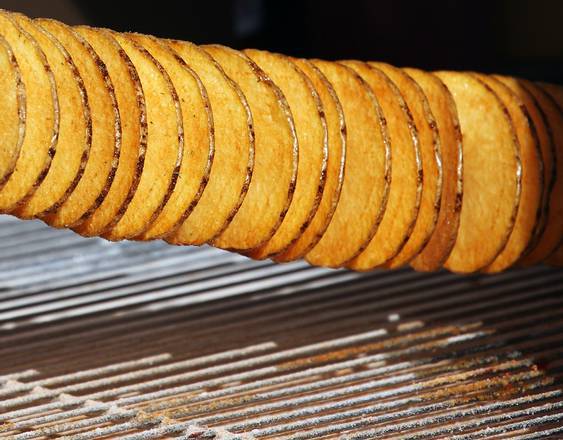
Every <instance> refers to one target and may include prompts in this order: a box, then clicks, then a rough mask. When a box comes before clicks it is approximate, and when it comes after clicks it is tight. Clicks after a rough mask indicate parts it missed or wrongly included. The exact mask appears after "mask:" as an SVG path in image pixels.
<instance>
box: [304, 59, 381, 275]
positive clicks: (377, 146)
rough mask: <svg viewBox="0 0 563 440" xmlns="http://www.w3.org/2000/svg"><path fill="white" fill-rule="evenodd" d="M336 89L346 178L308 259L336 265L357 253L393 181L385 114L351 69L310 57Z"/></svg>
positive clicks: (378, 218) (366, 240)
mask: <svg viewBox="0 0 563 440" xmlns="http://www.w3.org/2000/svg"><path fill="white" fill-rule="evenodd" d="M313 63H314V64H315V66H317V67H318V68H319V69H320V71H321V72H322V73H323V74H324V75H325V76H326V78H327V79H328V80H329V81H330V83H331V84H332V86H333V88H334V90H335V91H336V93H337V95H338V98H339V99H340V102H341V103H342V108H343V111H344V117H345V120H346V124H347V127H348V130H347V153H346V165H345V175H344V182H343V186H342V193H341V195H340V200H339V202H338V205H337V207H336V211H335V212H334V215H333V217H332V220H331V222H330V225H329V226H328V228H327V230H326V231H325V233H324V235H323V236H322V238H321V239H320V241H319V242H318V243H317V244H316V245H315V247H314V248H313V249H312V250H311V251H310V252H309V253H308V254H307V256H306V259H307V261H309V262H310V263H311V264H314V265H317V266H328V267H338V266H341V265H343V264H345V263H346V262H348V261H350V260H351V259H353V258H354V257H355V256H357V255H358V254H359V253H361V252H362V251H363V250H364V249H365V248H366V247H367V245H368V244H369V242H370V240H371V239H372V238H373V236H374V235H375V233H376V231H377V228H378V226H379V223H380V222H381V219H382V218H383V213H384V212H385V206H386V204H387V198H388V196H389V186H390V185H389V184H390V180H391V147H390V145H389V137H388V133H387V127H386V124H385V119H384V117H383V112H382V111H381V108H380V106H379V103H378V101H377V99H376V98H375V95H374V94H373V92H372V90H371V89H370V87H369V86H368V84H367V83H366V82H365V81H364V80H363V79H362V78H361V77H360V76H359V75H358V74H357V73H356V72H355V71H354V70H353V69H352V68H350V67H347V66H345V65H343V64H338V63H332V62H328V61H320V60H315V61H313Z"/></svg>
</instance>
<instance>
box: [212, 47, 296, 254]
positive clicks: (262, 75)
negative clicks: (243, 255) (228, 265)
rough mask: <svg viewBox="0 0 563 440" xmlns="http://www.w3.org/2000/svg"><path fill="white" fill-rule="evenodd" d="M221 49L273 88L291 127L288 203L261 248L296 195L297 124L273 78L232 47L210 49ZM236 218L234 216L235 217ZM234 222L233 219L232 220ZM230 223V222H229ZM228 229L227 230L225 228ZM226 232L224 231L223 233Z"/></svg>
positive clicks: (277, 226) (258, 79) (281, 219)
mask: <svg viewBox="0 0 563 440" xmlns="http://www.w3.org/2000/svg"><path fill="white" fill-rule="evenodd" d="M214 46H215V47H219V48H221V49H222V50H226V51H229V52H230V53H232V54H234V55H236V56H238V57H240V58H242V59H243V60H244V61H245V62H246V63H247V64H248V65H249V67H250V69H251V70H252V72H253V73H254V74H255V75H256V79H257V81H259V82H262V83H264V84H267V85H268V87H270V88H271V90H272V91H273V92H274V94H275V96H276V98H277V100H278V104H279V105H280V107H281V108H282V110H283V112H284V113H285V115H286V118H287V122H288V125H289V127H290V131H291V133H292V137H293V148H292V149H293V164H292V175H291V181H290V185H289V189H288V192H287V198H286V203H285V206H284V207H283V209H282V211H281V212H280V215H279V217H278V220H277V222H276V223H275V224H274V226H273V227H272V229H271V230H270V232H269V233H268V234H267V236H266V237H265V238H264V240H263V241H262V242H261V243H259V244H258V245H257V246H255V247H254V248H259V247H260V246H262V245H263V244H264V243H266V242H267V241H268V240H270V238H272V237H273V235H274V234H275V233H276V231H277V230H278V229H279V227H280V226H281V224H282V222H283V219H284V218H285V216H286V214H287V211H288V210H289V206H290V205H291V202H292V200H293V194H294V193H295V185H296V182H297V167H298V164H299V144H298V141H297V135H296V132H295V123H294V122H293V116H292V115H291V110H290V108H289V104H288V103H287V100H286V99H285V96H284V95H283V93H282V91H281V90H280V88H279V87H278V86H277V85H276V84H275V83H274V82H273V81H272V80H271V78H270V77H269V76H268V75H266V73H265V72H264V71H263V70H262V69H261V68H260V67H258V65H257V64H256V63H255V62H254V61H252V60H251V59H250V58H249V57H248V56H246V55H245V54H243V53H242V52H240V51H238V50H234V49H231V48H230V47H226V46H221V45H211V46H210V47H214ZM233 218H234V215H233ZM230 220H232V219H230ZM229 223H230V221H229ZM225 229H226V228H225ZM221 232H224V231H221ZM219 237H220V234H217V235H216V237H215V238H214V239H213V240H210V243H211V244H214V242H215V241H216V240H217V238H219ZM232 250H235V251H236V250H238V251H251V250H253V249H232Z"/></svg>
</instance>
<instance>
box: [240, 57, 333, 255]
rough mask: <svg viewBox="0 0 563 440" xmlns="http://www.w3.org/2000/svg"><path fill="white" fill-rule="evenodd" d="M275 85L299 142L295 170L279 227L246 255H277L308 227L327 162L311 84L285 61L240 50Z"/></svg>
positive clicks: (325, 135) (324, 134) (322, 124)
mask: <svg viewBox="0 0 563 440" xmlns="http://www.w3.org/2000/svg"><path fill="white" fill-rule="evenodd" d="M244 52H245V54H246V55H248V56H249V57H250V58H251V59H252V60H253V61H254V62H255V63H256V64H258V66H260V68H261V69H262V70H264V71H265V72H266V74H267V75H268V76H269V77H270V78H271V79H272V81H274V83H276V85H277V86H278V87H279V88H280V89H281V91H282V92H283V94H284V96H285V97H286V99H287V102H288V104H289V107H290V109H291V113H292V114H293V119H294V120H295V129H296V132H297V140H298V142H299V169H298V172H297V184H296V186H295V194H294V195H293V201H292V202H291V205H290V207H289V210H288V211H287V215H286V216H285V218H284V220H283V222H282V224H281V226H280V227H279V229H278V230H277V231H276V233H275V234H274V235H273V236H272V238H270V240H268V242H266V243H265V244H263V245H262V246H261V247H259V248H257V249H254V250H252V251H251V252H250V253H248V256H250V257H252V258H256V259H264V258H268V257H271V256H273V255H276V254H280V253H282V252H283V251H285V250H286V249H288V248H289V246H291V244H292V243H294V242H295V241H296V240H297V239H298V238H299V236H300V235H301V233H302V232H303V231H304V230H305V229H306V228H307V227H308V226H309V224H310V223H311V220H312V219H313V217H314V216H315V214H316V212H317V209H318V207H319V203H320V201H321V198H322V195H323V191H324V187H325V182H326V170H327V163H328V132H327V125H326V118H325V116H324V109H323V106H322V103H321V100H320V98H319V96H318V94H317V91H316V90H315V88H314V86H313V84H312V83H311V81H310V80H309V79H308V78H307V76H306V75H305V74H304V73H303V72H302V71H301V69H299V67H297V65H295V64H294V63H293V62H292V61H291V60H290V59H289V58H287V57H286V56H284V55H279V54H272V53H269V52H265V51H259V50H254V49H252V50H246V51H244Z"/></svg>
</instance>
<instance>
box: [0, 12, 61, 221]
mask: <svg viewBox="0 0 563 440" xmlns="http://www.w3.org/2000/svg"><path fill="white" fill-rule="evenodd" d="M0 34H1V35H2V37H3V38H4V39H5V41H6V42H7V44H8V45H9V47H10V48H11V50H12V51H13V52H12V53H13V55H14V58H15V59H14V60H11V61H10V63H11V64H12V65H14V64H13V62H14V61H15V62H16V63H17V66H18V68H19V71H20V74H21V81H22V82H23V86H24V87H25V101H24V104H25V115H24V114H23V113H21V107H20V115H21V117H25V133H22V132H21V131H20V130H21V129H22V125H21V124H22V120H21V119H20V120H19V121H18V122H19V123H18V124H17V125H16V126H17V127H18V135H17V136H18V141H17V142H18V143H17V144H16V146H15V149H13V148H14V147H13V146H12V147H11V148H12V151H8V157H9V158H10V159H9V160H8V161H7V162H6V165H7V166H6V169H5V171H4V174H5V175H4V177H3V181H4V183H3V186H1V190H0V212H10V211H12V210H13V209H15V208H17V207H18V206H19V205H21V204H23V203H24V202H25V201H26V200H27V199H28V198H29V197H31V196H32V195H33V193H34V192H35V191H36V190H37V188H38V187H39V185H41V182H43V180H44V179H45V177H46V176H47V173H48V171H49V168H50V166H51V162H52V159H53V156H54V155H55V151H56V145H57V138H58V135H59V101H58V98H57V86H56V84H55V78H54V76H53V73H52V72H51V67H50V66H49V63H48V61H47V57H46V56H45V53H44V52H43V51H42V50H41V48H40V47H39V45H38V44H37V42H36V41H35V40H34V39H33V38H31V37H29V36H27V35H25V34H24V33H23V31H22V29H21V28H20V26H19V25H18V24H17V23H16V21H15V19H14V18H13V17H12V16H10V15H9V14H8V13H6V12H2V11H0ZM5 47H6V46H5ZM22 90H23V88H22V87H18V92H17V93H19V99H22V98H23V95H22V94H21V92H22ZM2 113H3V112H2ZM12 116H13V111H12ZM2 118H4V116H3V115H2ZM6 122H7V121H5V122H4V125H5V123H6ZM21 134H23V142H21V140H20V136H21ZM8 139H9V138H6V141H9V140H8ZM15 154H17V161H16V164H15V165H16V167H15V169H13V162H12V161H13V159H14V158H15ZM2 166H4V165H2ZM6 178H8V180H6Z"/></svg>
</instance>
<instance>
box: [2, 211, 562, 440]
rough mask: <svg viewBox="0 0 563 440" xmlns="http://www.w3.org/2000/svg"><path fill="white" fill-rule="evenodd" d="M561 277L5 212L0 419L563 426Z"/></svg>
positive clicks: (234, 434) (399, 432) (20, 432)
mask: <svg viewBox="0 0 563 440" xmlns="http://www.w3.org/2000/svg"><path fill="white" fill-rule="evenodd" d="M562 290H563V271H561V270H555V269H549V268H546V267H535V268H530V269H527V270H517V271H512V272H508V273H504V274H500V275H496V276H471V277H460V276H456V275H452V274H448V273H445V272H441V273H436V274H419V273H415V272H412V271H410V270H407V269H405V270H399V271H394V272H383V271H382V272H374V273H369V274H358V273H350V272H346V271H334V270H324V269H319V268H312V267H308V266H307V265H306V264H305V263H302V262H298V263H292V264H286V265H274V264H271V263H270V262H253V261H249V260H247V259H245V258H243V257H240V256H237V255H234V254H229V253H226V252H222V251H218V250H215V249H210V248H200V249H194V248H179V247H172V246H168V245H165V244H163V243H160V242H155V243H120V244H110V243H107V242H104V241H102V240H99V239H83V238H80V237H77V236H75V235H73V234H72V233H70V232H67V231H55V230H51V229H48V228H47V227H45V226H44V225H42V224H41V223H37V222H20V221H15V220H13V219H12V218H10V217H0V438H13V439H18V440H20V439H21V440H23V439H39V438H49V439H51V438H68V439H77V440H79V439H98V438H106V439H109V438H126V439H157V438H158V439H160V438H181V439H211V438H217V439H219V438H228V439H234V438H238V439H252V438H257V439H262V438H280V437H284V438H292V439H310V438H330V437H340V438H350V439H364V438H408V439H424V438H453V439H473V438H485V437H486V438H499V439H500V438H519V439H536V438H563V387H562V382H561V375H562V367H563V295H562V294H561V293H562Z"/></svg>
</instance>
